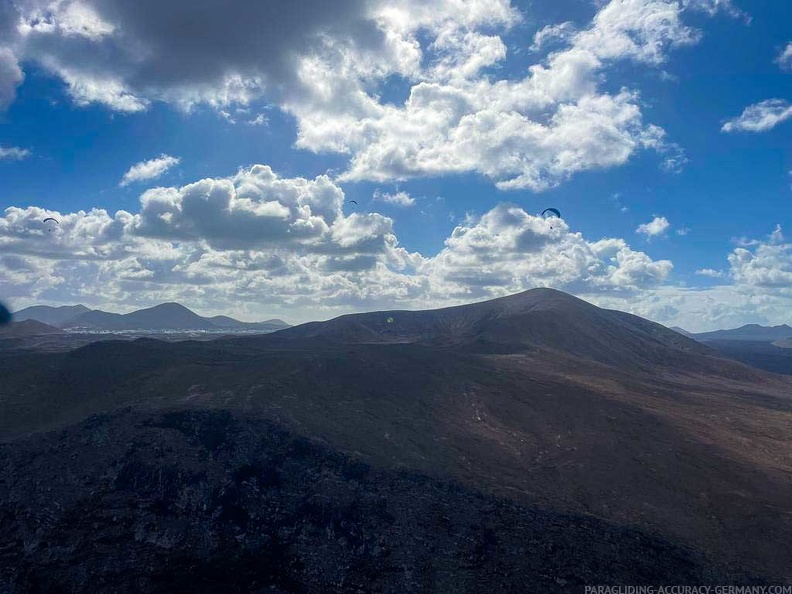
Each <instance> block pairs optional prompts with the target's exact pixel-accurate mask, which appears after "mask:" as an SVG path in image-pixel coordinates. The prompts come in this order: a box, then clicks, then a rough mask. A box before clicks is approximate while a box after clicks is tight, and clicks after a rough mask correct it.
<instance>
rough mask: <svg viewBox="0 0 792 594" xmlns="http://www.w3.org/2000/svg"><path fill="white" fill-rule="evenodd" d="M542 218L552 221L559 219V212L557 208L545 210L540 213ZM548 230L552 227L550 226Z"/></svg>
mask: <svg viewBox="0 0 792 594" xmlns="http://www.w3.org/2000/svg"><path fill="white" fill-rule="evenodd" d="M542 217H543V218H545V219H552V218H553V217H555V218H557V219H560V218H561V211H559V210H558V209H557V208H545V209H544V210H543V211H542ZM550 228H551V229H552V228H553V225H552V224H551V225H550Z"/></svg>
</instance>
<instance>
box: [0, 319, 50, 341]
mask: <svg viewBox="0 0 792 594" xmlns="http://www.w3.org/2000/svg"><path fill="white" fill-rule="evenodd" d="M62 333H63V330H61V329H60V328H56V327H54V326H50V325H48V324H42V323H41V322H38V321H36V320H33V319H27V320H24V321H21V322H11V323H10V324H8V325H7V326H2V327H0V338H20V337H25V336H40V335H45V334H62Z"/></svg>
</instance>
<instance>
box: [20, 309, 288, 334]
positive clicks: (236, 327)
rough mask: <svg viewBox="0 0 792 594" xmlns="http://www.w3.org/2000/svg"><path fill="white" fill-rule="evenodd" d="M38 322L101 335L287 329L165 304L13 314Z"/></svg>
mask: <svg viewBox="0 0 792 594" xmlns="http://www.w3.org/2000/svg"><path fill="white" fill-rule="evenodd" d="M31 320H35V321H36V322H41V323H42V324H47V325H49V326H54V327H56V328H60V329H63V330H70V331H78V330H85V331H99V332H124V331H144V332H168V331H181V332H188V331H198V332H200V331H203V332H230V333H234V332H262V333H266V332H275V331H277V330H282V329H284V328H288V327H289V324H287V323H286V322H284V321H282V320H278V319H271V320H266V321H264V322H240V321H239V320H235V319H234V318H230V317H228V316H214V317H211V318H206V317H203V316H199V315H198V314H196V313H195V312H193V311H191V310H189V309H188V308H186V307H184V306H183V305H181V304H179V303H163V304H160V305H156V306H154V307H149V308H146V309H139V310H137V311H133V312H131V313H128V314H117V313H108V312H105V311H101V310H98V309H93V310H92V309H89V308H87V307H85V306H84V305H73V306H62V307H50V306H47V305H35V306H33V307H28V308H25V309H23V310H20V311H18V312H16V313H15V314H14V321H15V322H25V321H31Z"/></svg>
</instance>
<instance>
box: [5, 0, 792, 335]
mask: <svg viewBox="0 0 792 594" xmlns="http://www.w3.org/2000/svg"><path fill="white" fill-rule="evenodd" d="M0 2H2V0H0ZM279 4H280V3H275V2H258V3H252V2H250V1H247V0H234V1H233V2H230V3H228V2H226V3H224V2H220V1H219V0H218V1H217V2H207V3H205V6H204V9H203V10H202V11H201V12H200V13H195V12H194V9H193V8H192V7H191V4H190V3H189V2H186V1H185V0H172V1H165V2H153V1H151V2H149V1H148V0H146V1H144V2H142V3H141V4H140V5H139V6H138V9H137V11H136V12H135V11H130V10H129V9H128V6H127V7H125V6H124V3H123V2H121V1H120V0H106V1H99V0H24V1H22V2H15V3H9V2H7V0H6V4H5V5H3V6H2V8H0V298H3V299H5V300H6V301H8V302H9V303H11V305H12V307H24V306H26V305H30V304H33V303H50V304H61V303H67V304H71V303H85V304H87V305H89V306H94V307H101V308H104V309H110V310H115V311H128V310H131V309H134V308H136V307H141V306H147V305H152V304H155V303H158V302H161V301H165V300H178V301H180V302H182V303H184V304H185V305H188V306H189V307H192V308H193V309H195V310H197V311H200V312H202V313H229V314H234V315H237V316H238V317H240V318H243V319H258V318H265V317H270V316H275V315H277V316H278V317H282V318H284V319H286V320H287V321H290V322H301V321H306V320H309V319H325V318H329V317H333V316H335V315H339V314H342V313H348V312H352V311H363V310H371V309H388V308H400V309H414V308H419V307H437V306H443V305H453V304H458V303H464V302H468V301H472V300H479V299H484V298H488V297H496V296H500V295H504V294H508V293H512V292H516V291H519V290H524V289H528V288H532V287H535V286H545V285H546V286H554V287H557V288H559V289H562V290H567V291H569V292H572V293H574V294H577V295H580V296H581V297H583V298H586V299H588V300H590V301H592V302H594V303H597V304H600V305H604V306H608V307H616V308H619V309H624V310H627V311H632V312H634V313H637V314H639V315H643V316H646V317H649V318H651V319H655V320H657V321H660V322H661V323H665V324H668V325H675V324H678V325H682V326H684V327H686V328H690V329H693V330H705V329H711V328H716V327H728V326H735V325H739V324H741V323H748V322H758V323H772V324H780V323H788V322H792V318H790V317H789V314H788V312H789V311H790V307H789V306H790V305H792V302H790V299H792V245H790V244H789V243H788V242H787V240H786V239H785V238H784V233H785V232H788V228H789V226H790V225H789V222H790V220H791V219H792V216H790V215H792V210H791V208H790V198H792V196H791V195H790V192H791V189H790V186H791V185H792V151H790V148H792V142H791V141H792V121H790V120H792V106H790V100H792V45H790V44H792V5H791V4H789V3H784V2H772V3H768V2H758V1H754V2H750V1H747V0H734V1H733V2H724V1H723V0H624V1H622V0H613V1H611V2H590V1H584V0H565V1H563V2H540V1H535V2H509V1H508V0H499V1H488V2H484V1H483V0H438V2H436V3H434V4H433V6H432V10H427V9H426V8H425V3H421V2H418V1H417V0H392V1H387V0H367V1H364V0H343V1H342V2H340V3H339V4H338V5H337V6H336V12H337V13H338V14H325V13H327V11H325V10H321V9H314V10H312V9H311V7H310V6H308V5H310V4H311V3H310V2H307V3H305V5H306V8H305V10H306V12H305V13H299V12H298V13H297V14H291V13H290V14H284V9H283V8H282V7H280V8H279ZM317 6H319V4H317ZM295 10H296V9H295ZM186 23H193V24H194V26H192V27H187V26H186ZM152 31H153V32H152ZM3 32H5V34H3ZM232 37H233V39H234V40H235V41H234V43H231V42H229V41H228V39H230V38H232ZM263 37H266V39H267V40H268V41H266V42H262V41H261V40H262V38H263ZM3 40H7V41H3ZM135 166H137V168H135ZM261 166H263V167H261ZM125 176H126V177H125ZM122 180H126V181H122ZM201 180H204V181H201ZM196 182H200V183H196ZM207 197H210V198H207ZM211 197H214V198H211ZM394 197H397V198H394ZM398 197H400V198H398ZM348 200H355V201H357V202H358V205H357V206H355V205H353V204H349V203H347V201H348ZM548 206H554V207H556V208H558V209H559V210H560V211H561V212H562V215H563V221H561V222H556V223H555V224H553V222H552V221H547V220H544V219H542V218H541V217H538V216H536V215H537V214H538V213H540V212H541V211H542V210H543V209H544V208H545V207H548ZM47 216H55V217H56V218H58V219H59V220H60V221H61V224H60V225H59V226H58V228H57V229H54V230H53V229H47V228H45V227H44V226H43V224H42V221H43V219H44V218H46V217H47Z"/></svg>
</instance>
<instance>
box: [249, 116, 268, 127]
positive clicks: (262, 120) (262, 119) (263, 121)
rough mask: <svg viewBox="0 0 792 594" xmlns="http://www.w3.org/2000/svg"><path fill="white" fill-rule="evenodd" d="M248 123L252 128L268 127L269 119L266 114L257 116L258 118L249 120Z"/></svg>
mask: <svg viewBox="0 0 792 594" xmlns="http://www.w3.org/2000/svg"><path fill="white" fill-rule="evenodd" d="M247 123H248V124H250V125H251V126H268V125H269V118H268V117H267V116H266V114H263V113H260V114H257V115H256V117H254V118H251V119H249V120H248V122H247Z"/></svg>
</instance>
